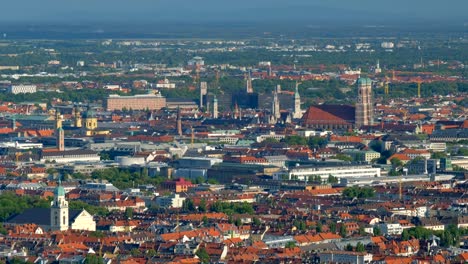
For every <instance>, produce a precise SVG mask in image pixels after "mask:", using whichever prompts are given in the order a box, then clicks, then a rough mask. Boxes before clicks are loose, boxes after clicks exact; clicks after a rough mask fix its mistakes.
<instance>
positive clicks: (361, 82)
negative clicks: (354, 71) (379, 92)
mask: <svg viewBox="0 0 468 264" xmlns="http://www.w3.org/2000/svg"><path fill="white" fill-rule="evenodd" d="M357 83H358V85H370V84H372V81H371V79H369V78H359V79H358V80H357Z"/></svg>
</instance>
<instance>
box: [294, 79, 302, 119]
mask: <svg viewBox="0 0 468 264" xmlns="http://www.w3.org/2000/svg"><path fill="white" fill-rule="evenodd" d="M299 84H301V83H299V82H296V91H295V93H294V113H293V118H296V119H297V118H301V117H302V110H301V96H300V95H299Z"/></svg>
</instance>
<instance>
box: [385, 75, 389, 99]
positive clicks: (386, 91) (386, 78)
mask: <svg viewBox="0 0 468 264" xmlns="http://www.w3.org/2000/svg"><path fill="white" fill-rule="evenodd" d="M388 86H389V85H388V77H387V76H385V84H384V91H385V95H388V94H389V93H390V90H389V87H388Z"/></svg>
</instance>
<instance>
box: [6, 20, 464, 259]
mask: <svg viewBox="0 0 468 264" xmlns="http://www.w3.org/2000/svg"><path fill="white" fill-rule="evenodd" d="M236 30H238V31H242V28H237V29H236ZM361 30H362V29H359V30H356V31H353V32H356V34H358V32H359V33H360V32H361ZM372 30H373V29H369V31H368V33H366V34H362V35H355V36H352V37H348V34H349V32H346V33H343V34H344V35H343V37H340V36H339V35H340V34H342V33H333V34H336V36H334V35H333V36H332V33H330V36H320V37H316V36H313V35H311V36H308V35H307V33H297V34H299V35H298V37H294V34H293V33H291V32H288V33H287V34H286V33H285V34H277V33H276V32H274V31H272V32H263V34H261V35H259V36H256V37H253V36H250V37H244V35H242V37H238V38H235V37H232V36H230V37H226V38H222V37H220V38H216V37H211V35H209V37H204V38H203V37H201V38H198V37H196V38H195V37H194V38H186V37H184V38H182V37H181V38H177V37H174V38H172V37H168V38H156V39H155V38H148V37H144V38H128V39H127V38H124V37H121V38H119V37H112V38H99V37H97V38H96V37H89V38H86V37H79V38H76V39H75V37H73V38H68V39H67V38H57V39H53V38H49V37H45V38H40V39H38V38H36V34H37V33H31V34H33V36H34V38H30V39H28V38H25V37H17V38H14V37H10V36H9V34H10V33H11V31H8V33H3V36H2V37H1V38H0V90H1V93H0V263H41V264H48V263H59V264H74V263H92V264H94V263H96V264H97V263H106V264H111V263H125V264H126V263H356V264H360V263H375V264H393V263H395V264H396V263H408V264H426V263H427V264H432V263H468V197H467V196H465V195H467V194H468V193H467V192H468V191H467V190H468V121H467V120H466V115H467V112H468V108H467V107H468V99H467V95H468V80H467V77H468V76H467V71H466V64H467V63H468V56H467V54H468V45H467V43H468V42H467V39H466V25H465V27H464V30H465V31H464V32H455V31H451V32H449V33H444V32H437V33H432V34H429V33H427V32H423V33H421V32H418V31H415V32H412V33H411V32H410V33H408V32H405V33H401V34H394V35H386V36H381V33H376V32H377V31H372ZM377 30H380V29H377ZM246 31H247V30H246ZM462 31H463V30H462ZM5 32H7V31H5ZM18 32H19V31H18ZM215 32H216V31H215ZM379 32H380V31H379ZM18 34H19V33H18ZM61 34H62V33H61ZM93 34H94V33H93ZM112 34H114V35H115V34H116V33H112ZM194 34H195V33H194ZM233 34H234V33H233ZM236 34H238V33H237V31H236ZM239 34H240V33H239ZM249 34H250V33H249ZM373 34H374V35H373ZM13 35H14V32H13ZM18 36H19V35H18ZM93 36H94V35H93Z"/></svg>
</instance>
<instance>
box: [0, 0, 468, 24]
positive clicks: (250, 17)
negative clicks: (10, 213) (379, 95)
mask: <svg viewBox="0 0 468 264" xmlns="http://www.w3.org/2000/svg"><path fill="white" fill-rule="evenodd" d="M2 7H3V10H9V11H8V12H3V13H2V16H1V17H0V23H1V22H3V23H5V22H14V23H35V24H36V23H37V24H40V23H51V22H52V23H53V22H63V23H66V24H74V23H87V22H101V23H106V22H115V21H118V22H122V23H128V24H135V23H151V22H157V21H160V22H161V21H162V22H180V23H185V22H192V23H201V22H209V21H218V22H242V21H256V22H262V21H264V22H267V21H278V22H281V21H298V20H301V21H306V22H307V21H310V22H317V21H319V22H330V23H339V22H347V21H348V22H350V21H351V22H360V23H390V24H394V23H398V22H399V21H402V22H409V23H418V22H421V23H424V22H435V23H437V22H439V23H446V22H457V23H459V22H462V23H465V22H467V20H468V19H467V15H466V10H468V1H466V0H448V1H440V0H426V1H422V0H412V1H404V0H393V1H375V0H374V1H373V0H347V1H342V0H326V1H325V0H318V1H310V0H294V1H288V2H286V1H280V0H251V1H247V0H237V1H227V0H224V1H223V0H198V1H192V0H133V1H130V0H80V1H77V0H75V1H64V0H41V1H38V0H15V1H13V2H9V1H8V2H6V3H2Z"/></svg>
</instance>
